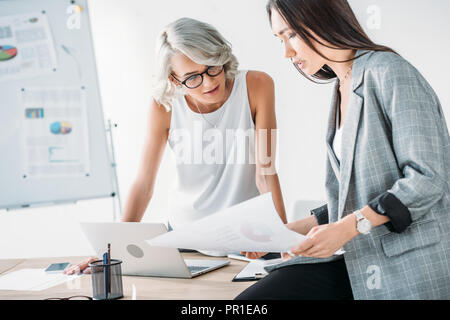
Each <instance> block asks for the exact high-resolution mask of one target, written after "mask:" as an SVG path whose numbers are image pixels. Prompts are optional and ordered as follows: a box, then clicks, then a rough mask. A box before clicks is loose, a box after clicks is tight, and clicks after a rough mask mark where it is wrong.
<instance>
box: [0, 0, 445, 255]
mask: <svg viewBox="0 0 450 320" xmlns="http://www.w3.org/2000/svg"><path fill="white" fill-rule="evenodd" d="M265 2H266V1H263V0H245V1H241V0H228V1H218V0H195V1H183V0H165V1H145V0H127V1H123V0H95V1H90V2H89V3H90V11H91V22H92V28H93V34H94V45H95V50H96V55H97V61H98V72H99V78H100V85H101V93H102V99H103V103H104V111H105V116H106V117H107V118H111V119H112V120H113V121H114V122H116V123H118V125H119V127H118V129H116V132H115V135H114V136H115V148H116V157H117V163H118V173H119V183H120V188H121V194H122V199H123V202H125V199H126V196H127V194H128V192H129V189H130V187H131V184H132V183H133V180H134V178H135V176H136V173H137V168H138V165H139V161H140V156H141V153H142V146H143V143H144V137H145V132H146V131H145V130H146V118H147V111H148V105H149V101H150V86H151V71H152V61H153V56H154V55H153V50H154V48H153V46H154V42H155V38H156V36H157V34H158V32H159V30H160V29H161V28H162V27H163V26H165V25H166V24H168V23H169V22H171V21H173V20H175V19H177V18H179V17H182V16H189V17H192V18H196V19H200V20H203V21H206V22H209V23H212V24H213V25H214V26H216V27H217V29H218V30H219V31H220V32H221V33H222V34H223V35H224V36H225V37H226V38H227V39H228V40H229V41H230V42H231V43H232V44H233V48H234V51H235V54H236V56H237V57H238V59H239V60H240V63H241V68H242V69H253V70H261V71H265V72H267V73H269V74H270V75H271V76H272V77H273V78H274V80H275V82H276V98H277V99H276V102H277V117H278V126H279V128H280V144H279V176H280V180H281V185H282V189H283V193H284V196H285V202H286V206H287V207H288V208H290V207H291V206H292V205H293V203H294V201H295V200H297V199H307V200H319V199H323V198H324V197H325V196H324V187H323V185H324V183H323V180H324V165H325V146H324V138H325V129H326V127H325V126H326V119H327V115H328V108H329V104H330V96H331V86H330V85H322V86H319V85H315V84H313V83H310V82H309V81H307V80H306V79H303V78H302V77H301V76H299V75H298V74H297V72H296V71H295V70H294V68H293V67H292V66H291V65H290V64H289V62H288V61H286V60H285V59H284V58H283V57H282V54H283V50H282V46H281V44H280V43H279V41H277V40H276V39H275V37H273V35H272V33H271V30H270V28H269V24H268V21H267V17H266V13H265ZM349 2H350V4H351V5H352V7H353V8H354V10H355V13H356V14H357V16H358V18H359V19H360V22H361V24H362V25H363V27H364V28H365V29H366V31H367V32H368V34H369V36H371V37H372V38H373V40H375V41H376V42H379V43H382V44H387V45H389V46H392V47H393V48H394V49H396V50H397V51H398V52H399V53H400V54H402V55H403V56H404V57H405V58H406V59H408V60H409V61H411V62H412V63H413V64H414V65H415V66H416V67H417V68H418V69H419V70H420V71H421V72H422V73H423V74H424V76H425V77H426V78H427V79H428V80H429V82H430V83H431V85H432V86H433V88H434V89H435V91H436V92H437V94H438V96H439V97H440V99H441V102H442V105H443V108H444V112H445V115H446V118H447V122H448V119H450V107H449V106H450V92H449V90H448V87H449V84H448V79H447V76H446V75H447V74H450V66H449V64H448V63H447V59H448V52H449V51H450V50H449V49H450V40H449V32H450V20H448V19H447V17H446V13H448V12H449V11H450V2H448V1H447V0H433V1H421V0H414V1H413V0H396V1H389V0H373V1H368V0H351V1H349ZM371 5H376V6H377V7H376V9H378V10H380V11H379V12H380V15H379V17H380V23H381V24H380V29H369V28H368V25H367V23H368V22H371V21H373V20H370V19H372V18H373V17H374V16H373V13H368V12H367V9H368V8H369V6H371ZM172 168H173V160H172V159H171V157H170V155H169V154H166V156H165V158H164V160H163V164H162V166H161V170H160V172H159V175H158V178H157V182H156V190H155V195H154V199H153V200H152V202H151V204H150V205H149V208H148V212H147V214H146V215H145V217H144V221H147V222H148V221H165V210H166V207H167V196H168V195H169V194H168V190H169V188H170V185H171V181H172V179H173V178H174V176H173V170H171V169H172ZM306 214H308V213H307V212H304V213H296V215H297V216H304V215H306ZM111 219H112V207H111V200H109V199H104V200H90V201H83V202H80V203H78V204H77V205H65V206H58V207H50V208H41V209H29V210H21V211H16V212H4V211H0V258H14V257H38V256H65V255H88V254H93V250H92V249H91V248H90V246H89V244H88V243H87V242H86V239H85V238H84V236H83V235H82V233H81V231H80V230H79V227H78V221H87V220H89V221H106V220H111Z"/></svg>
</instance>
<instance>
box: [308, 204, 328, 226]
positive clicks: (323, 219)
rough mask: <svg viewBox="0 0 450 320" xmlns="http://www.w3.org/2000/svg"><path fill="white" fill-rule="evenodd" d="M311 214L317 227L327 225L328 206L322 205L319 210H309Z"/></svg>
mask: <svg viewBox="0 0 450 320" xmlns="http://www.w3.org/2000/svg"><path fill="white" fill-rule="evenodd" d="M311 214H313V215H314V216H315V217H316V220H317V223H318V224H319V225H320V224H327V223H328V205H323V206H321V207H320V208H316V209H313V210H311Z"/></svg>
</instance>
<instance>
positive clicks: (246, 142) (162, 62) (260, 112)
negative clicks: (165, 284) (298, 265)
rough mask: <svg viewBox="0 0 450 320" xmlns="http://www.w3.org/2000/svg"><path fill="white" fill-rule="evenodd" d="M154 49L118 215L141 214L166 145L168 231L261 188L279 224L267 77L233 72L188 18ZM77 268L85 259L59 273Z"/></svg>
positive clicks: (223, 50)
mask: <svg viewBox="0 0 450 320" xmlns="http://www.w3.org/2000/svg"><path fill="white" fill-rule="evenodd" d="M156 49H157V50H156V56H157V63H156V70H155V71H156V72H155V79H154V80H155V87H154V92H153V97H154V99H153V102H152V104H151V106H150V114H149V117H148V131H147V138H146V144H145V149H144V153H143V157H142V161H141V165H140V168H139V171H138V175H137V178H136V180H135V182H134V184H133V186H132V188H131V192H130V193H129V196H128V199H127V203H126V206H125V211H124V215H123V218H122V220H123V221H126V222H137V221H140V220H141V219H142V217H143V215H144V212H145V210H146V208H147V206H148V204H149V201H150V199H151V198H152V195H153V190H154V185H155V179H156V175H157V172H158V168H159V165H160V162H161V158H162V156H163V153H164V149H165V146H166V144H167V143H168V144H169V146H170V147H171V149H172V151H173V154H174V156H175V160H176V167H175V168H174V169H175V170H176V172H177V181H176V184H175V186H174V188H173V190H171V191H170V195H169V197H170V198H169V201H168V203H169V213H168V220H169V225H170V226H171V227H172V228H173V229H176V228H178V227H180V226H183V225H185V224H188V223H190V222H193V221H195V220H197V219H200V218H202V217H206V216H207V215H209V214H211V213H214V212H216V211H218V210H220V209H224V208H227V207H230V206H232V205H235V204H237V203H239V202H242V201H245V200H248V199H250V198H253V197H255V196H257V195H259V194H262V193H267V192H272V197H273V200H274V203H275V207H276V209H277V211H278V214H279V215H280V218H281V219H282V220H283V221H284V222H286V214H285V208H284V204H283V198H282V193H281V190H280V184H279V180H278V176H277V174H276V172H275V170H274V165H275V159H274V155H275V144H274V143H272V141H274V140H275V133H274V132H273V130H275V129H276V118H275V109H274V84H273V81H272V79H271V78H270V77H269V76H268V75H267V74H265V73H262V72H257V71H248V72H246V71H239V70H238V61H237V59H236V57H235V56H234V55H233V54H232V50H231V46H230V44H229V43H228V42H227V41H226V40H225V39H224V38H223V37H222V35H221V34H220V33H219V32H218V31H217V30H216V29H215V28H214V27H212V26H211V25H209V24H206V23H203V22H200V21H196V20H193V19H189V18H183V19H179V20H177V21H175V22H173V23H171V24H170V25H168V26H167V27H166V28H165V30H164V31H163V32H162V33H161V35H160V37H159V39H158V42H157V48H156ZM255 149H257V150H258V152H257V153H256V152H255ZM205 253H206V254H209V255H224V254H225V253H223V252H205ZM260 255H262V254H249V256H250V257H255V258H256V257H257V256H260ZM85 267H87V261H85V262H83V263H81V264H79V265H77V266H74V267H72V268H69V269H68V270H67V272H66V273H72V272H73V271H74V270H76V268H80V269H83V268H85Z"/></svg>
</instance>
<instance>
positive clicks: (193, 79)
mask: <svg viewBox="0 0 450 320" xmlns="http://www.w3.org/2000/svg"><path fill="white" fill-rule="evenodd" d="M223 69H224V67H223V66H209V67H208V68H206V70H205V71H203V72H202V73H198V74H194V75H192V76H190V77H189V78H187V79H186V80H184V81H181V80H178V79H177V78H176V77H175V76H174V75H173V74H172V77H174V79H175V80H177V81H178V82H179V83H180V84H182V85H184V86H185V87H186V88H188V89H195V88H198V87H200V86H201V85H202V83H203V75H204V74H205V73H206V74H207V75H208V76H210V77H217V76H218V75H219V74H221V73H222V71H223Z"/></svg>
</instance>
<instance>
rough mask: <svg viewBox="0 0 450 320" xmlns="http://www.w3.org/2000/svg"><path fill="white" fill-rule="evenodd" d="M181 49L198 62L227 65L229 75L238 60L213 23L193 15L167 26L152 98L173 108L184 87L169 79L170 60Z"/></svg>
mask: <svg viewBox="0 0 450 320" xmlns="http://www.w3.org/2000/svg"><path fill="white" fill-rule="evenodd" d="M177 52H181V53H183V54H184V55H186V56H187V57H188V58H189V59H191V60H192V61H194V62H195V63H197V64H202V65H207V66H220V65H223V66H224V70H225V75H226V78H227V79H233V78H234V77H235V76H236V74H237V72H238V67H239V62H238V60H237V59H236V57H235V56H234V55H233V53H232V50H231V44H230V43H229V42H228V41H227V40H226V39H225V38H224V37H223V36H222V35H221V34H220V33H219V32H218V31H217V30H216V28H214V27H213V26H211V25H210V24H207V23H204V22H201V21H198V20H195V19H191V18H181V19H178V20H176V21H174V22H172V23H171V24H169V25H168V26H166V27H165V28H164V30H163V31H162V32H161V34H160V36H159V37H158V39H157V43H156V65H155V72H154V74H153V98H154V99H155V101H156V102H158V103H159V104H161V105H163V106H164V107H166V109H167V110H170V109H171V107H172V102H173V100H174V99H175V98H176V97H177V95H178V94H181V92H182V91H181V90H180V89H178V88H177V86H175V85H174V84H173V83H172V82H171V81H170V80H169V75H170V74H171V73H172V66H171V63H170V60H171V58H172V56H173V55H174V54H175V53H177Z"/></svg>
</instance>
